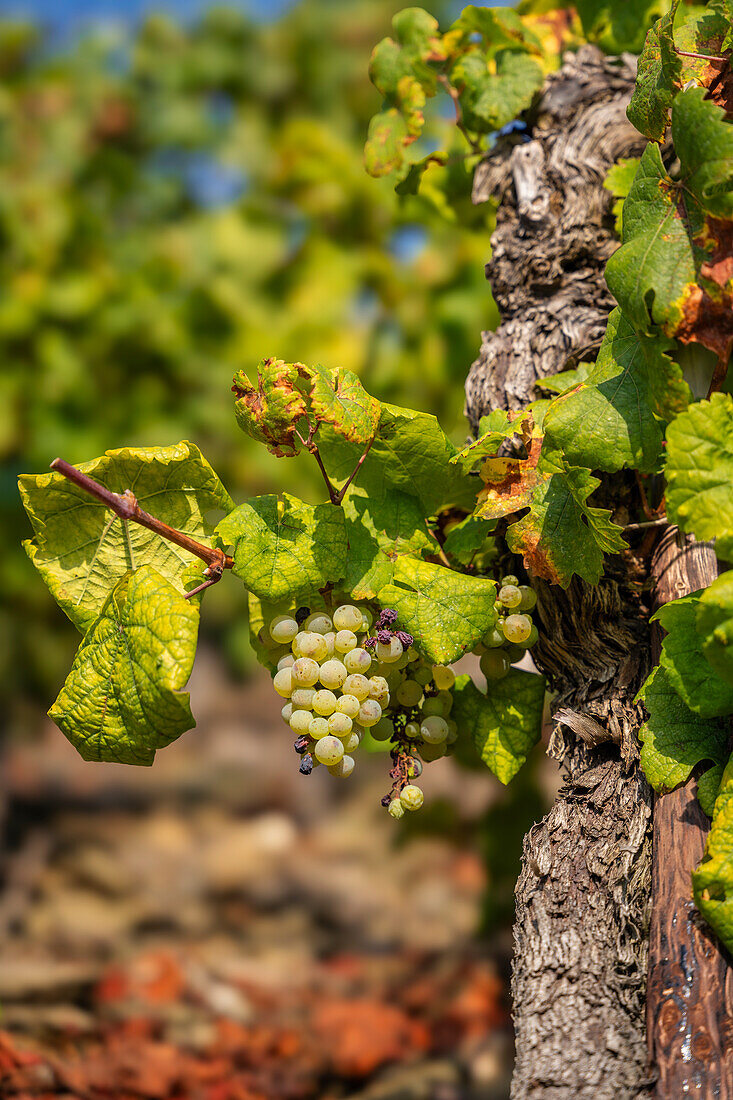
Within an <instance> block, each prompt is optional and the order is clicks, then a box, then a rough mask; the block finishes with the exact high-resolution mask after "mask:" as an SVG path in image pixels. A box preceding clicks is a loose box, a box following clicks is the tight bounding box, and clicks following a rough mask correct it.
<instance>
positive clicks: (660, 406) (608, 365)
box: [544, 309, 690, 473]
mask: <svg viewBox="0 0 733 1100" xmlns="http://www.w3.org/2000/svg"><path fill="white" fill-rule="evenodd" d="M671 347H672V344H671V343H670V341H669V340H666V339H665V338H664V337H662V336H651V337H648V336H645V335H643V334H642V333H639V332H637V331H636V330H635V329H634V328H633V326H632V325H631V324H630V323H629V322H628V321H627V320H626V318H625V317H624V316H623V314H622V313H621V311H620V310H619V309H615V310H614V311H613V313H612V314H611V316H610V317H609V319H608V327H607V329H606V335H605V336H604V339H603V343H602V345H601V349H600V351H599V353H598V359H597V360H596V363H595V365H594V366H593V367H591V368H590V370H589V371H588V375H587V377H586V379H585V380H584V381H582V382H580V383H579V384H578V385H577V386H576V387H575V388H574V389H571V390H566V391H565V392H564V393H563V394H562V396H560V397H558V398H556V400H554V401H553V402H552V404H551V406H550V408H549V409H548V412H547V414H546V416H545V420H544V428H545V436H546V438H547V440H548V441H549V442H550V443H551V445H553V446H555V447H557V448H559V449H561V450H562V451H563V453H564V454H565V457H566V458H567V460H568V461H569V462H572V463H575V464H577V465H581V466H589V467H591V468H592V469H596V470H607V471H609V472H613V471H615V470H620V469H622V468H623V467H624V466H631V467H633V468H636V469H638V470H643V471H644V472H648V473H653V472H654V471H656V470H658V469H659V463H660V457H661V453H662V440H663V438H664V428H665V425H666V424H667V423H668V422H669V421H670V420H672V419H674V417H675V416H676V415H677V414H678V413H680V412H682V411H684V409H686V408H687V404H688V401H689V393H690V391H689V387H688V385H687V383H686V382H685V381H684V380H683V378H682V370H681V369H680V367H679V366H678V365H677V364H676V363H674V362H673V361H672V360H671V359H670V357H669V354H668V352H669V350H670V349H671Z"/></svg>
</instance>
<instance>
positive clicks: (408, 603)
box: [379, 557, 496, 664]
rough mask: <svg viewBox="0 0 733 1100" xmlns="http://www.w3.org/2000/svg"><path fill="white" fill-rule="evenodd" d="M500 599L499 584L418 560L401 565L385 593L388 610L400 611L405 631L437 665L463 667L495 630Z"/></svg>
mask: <svg viewBox="0 0 733 1100" xmlns="http://www.w3.org/2000/svg"><path fill="white" fill-rule="evenodd" d="M495 599H496V584H495V582H494V581H490V580H486V579H485V578H482V577H468V576H466V575H465V574H463V573H455V572H454V571H453V570H452V569H447V568H446V567H445V566H443V565H433V564H432V563H431V562H426V561H420V560H419V559H417V558H412V557H403V558H400V559H399V560H398V561H397V562H396V564H395V569H394V583H393V584H388V585H386V587H385V588H383V589H382V590H381V592H380V593H379V600H380V603H381V605H382V607H392V608H394V609H395V611H396V612H397V614H398V621H399V625H400V629H402V630H407V631H408V632H409V633H410V634H412V635H413V637H414V639H415V645H416V646H417V648H418V649H419V650H420V652H421V653H423V654H424V655H425V656H426V657H427V658H428V660H430V661H434V662H435V663H436V664H451V663H452V662H453V661H457V660H458V658H459V657H462V656H463V654H464V653H467V652H468V651H469V650H471V649H473V647H474V646H475V645H476V643H477V642H478V641H480V640H481V638H482V637H483V636H484V634H486V633H487V632H488V631H489V630H490V629H491V627H492V626H494V624H495V623H496V611H495V609H494V601H495Z"/></svg>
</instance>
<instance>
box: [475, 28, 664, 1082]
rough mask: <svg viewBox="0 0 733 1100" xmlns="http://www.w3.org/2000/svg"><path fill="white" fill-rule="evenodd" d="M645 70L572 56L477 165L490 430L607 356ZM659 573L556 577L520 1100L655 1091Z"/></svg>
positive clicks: (520, 1010) (544, 602) (529, 874)
mask: <svg viewBox="0 0 733 1100" xmlns="http://www.w3.org/2000/svg"><path fill="white" fill-rule="evenodd" d="M634 65H635V59H633V58H629V59H627V58H622V59H616V60H614V59H610V58H606V57H604V56H603V55H602V54H601V53H600V51H598V50H597V49H596V48H595V47H592V46H585V47H583V48H582V49H581V50H580V51H579V52H578V53H577V54H576V55H571V56H568V57H567V59H566V61H565V64H564V65H563V68H562V69H561V70H560V71H559V72H557V73H553V74H551V75H550V77H549V78H548V82H547V86H546V89H545V92H544V94H543V96H542V99H541V101H540V105H539V108H538V112H537V116H536V121H535V125H534V127H533V131H532V135H531V137H532V140H531V141H529V142H522V140H521V138H520V136H519V135H513V136H511V137H508V138H505V139H502V140H501V141H500V142H499V143H498V144H497V146H496V147H495V148H494V150H492V153H491V154H490V156H489V157H488V158H487V159H486V160H485V161H484V162H483V163H482V164H481V165H480V166H479V169H478V170H477V173H476V180H475V186H474V195H475V198H476V199H477V201H481V200H484V199H486V198H488V197H490V196H493V197H495V198H500V199H501V200H502V202H501V206H500V207H499V211H498V214H497V229H496V232H495V234H494V236H493V238H492V249H493V254H492V258H491V261H490V263H489V264H488V265H487V274H488V276H489V278H490V279H491V284H492V290H493V293H494V297H495V299H496V301H497V304H498V306H499V309H500V311H501V316H502V323H501V325H500V326H499V328H498V329H497V330H496V332H491V333H484V334H483V345H482V348H481V354H480V356H479V359H478V360H477V361H476V362H475V363H474V364H473V367H472V369H471V373H470V375H469V378H468V382H467V385H466V398H467V409H466V411H467V415H468V417H469V420H470V422H471V424H472V425H473V427H474V429H475V428H476V427H477V425H478V421H479V419H480V417H481V416H482V415H483V414H484V413H486V412H487V411H489V409H491V408H497V407H501V408H510V409H511V408H519V407H521V406H523V405H524V404H526V403H527V402H528V401H530V400H532V399H534V398H535V397H537V396H538V395H537V393H536V392H535V391H534V384H535V382H536V381H537V379H538V378H543V377H547V376H549V375H552V374H556V373H557V372H558V371H561V370H563V369H564V368H565V367H566V365H567V361H568V359H569V358H570V357H571V356H574V357H576V358H578V359H582V358H587V359H594V358H595V355H596V352H597V348H598V346H599V345H600V341H601V339H602V337H603V333H604V331H605V327H606V320H607V317H608V313H609V312H610V310H611V308H612V307H613V304H614V303H613V300H612V298H611V296H610V294H609V292H608V290H607V288H606V285H605V281H604V278H603V269H604V266H605V263H606V260H607V259H608V257H609V256H610V254H611V253H612V252H613V250H614V249H615V248H616V247H617V246H618V240H617V239H616V237H615V236H614V233H613V219H612V217H611V213H610V210H611V204H612V198H611V196H610V194H609V193H608V192H607V191H606V190H605V188H604V187H603V179H604V177H605V175H606V172H607V170H608V168H609V167H610V166H611V165H612V164H613V163H615V161H616V160H618V159H619V158H620V157H622V156H626V157H628V156H637V155H640V154H641V152H642V150H643V148H644V146H645V144H646V142H645V140H644V139H643V138H642V137H641V136H640V135H639V134H638V133H637V131H636V130H635V129H634V128H633V127H632V126H631V124H630V123H629V122H628V121H627V119H626V113H625V112H626V105H627V103H628V101H629V98H630V96H631V92H632V90H633V85H634V76H635V68H634ZM607 480H608V484H609V486H610V488H611V489H612V490H613V496H612V497H611V498H610V499H612V501H613V504H614V505H616V504H619V503H622V502H625V501H626V498H627V496H630V493H631V492H633V491H635V490H633V488H632V487H631V479H630V478H629V479H626V478H625V475H618V476H616V477H614V478H612V479H607ZM601 492H602V490H600V491H599V495H600V493H601ZM598 503H599V504H601V505H602V504H604V503H607V501H604V500H598ZM645 579H646V578H645V573H644V570H643V567H642V565H640V564H639V563H637V562H636V561H635V560H634V558H633V557H632V556H631V555H626V556H625V557H624V559H623V560H622V559H618V558H616V559H613V560H611V561H610V562H609V563H608V569H607V572H606V576H605V577H604V578H603V580H602V581H601V583H600V585H598V586H597V587H595V588H591V587H590V586H588V585H586V584H584V583H583V582H581V581H579V580H578V579H577V578H576V579H575V580H574V581H573V583H572V585H571V586H570V588H569V589H568V590H567V592H563V591H562V590H561V589H559V588H557V587H553V588H552V589H550V588H548V586H546V585H545V584H544V583H543V582H538V588H539V590H540V598H539V604H538V610H539V617H540V623H541V630H540V641H539V643H538V644H537V646H536V647H535V649H534V650H533V654H536V661H537V664H538V665H539V666H540V668H541V670H542V671H543V672H545V673H547V674H548V676H549V677H550V680H551V683H552V685H553V687H554V688H555V690H557V691H558V693H559V696H558V698H557V699H556V702H555V708H556V711H558V710H560V708H562V713H561V715H560V717H559V723H558V726H557V728H556V730H555V733H554V735H553V738H552V743H551V749H550V751H551V753H552V755H553V756H554V757H555V758H556V759H558V760H560V761H562V763H563V765H564V767H565V769H566V779H567V782H566V786H565V787H564V789H563V790H562V791H561V792H560V795H559V797H558V799H557V802H556V803H555V806H554V807H553V808H552V810H551V811H550V813H549V814H548V815H547V816H546V817H545V818H544V819H543V820H542V821H541V822H539V823H538V824H537V825H536V826H535V827H534V828H533V829H532V831H531V832H530V834H529V835H528V836H527V837H526V838H525V845H524V858H523V870H522V873H521V876H520V879H519V882H518V884H517V892H516V899H517V915H516V923H515V928H514V939H515V948H516V951H515V964H514V976H513V995H514V1018H515V1025H516V1035H517V1056H516V1067H515V1073H514V1081H513V1085H512V1097H513V1100H632V1098H638V1097H640V1096H642V1095H648V1092H647V1093H646V1094H645V1093H644V1082H645V1079H646V1072H647V1071H646V1067H647V1053H646V1043H645V1035H644V988H645V974H646V952H647V930H648V905H649V890H650V880H651V828H650V817H651V797H650V792H649V788H648V785H647V783H646V781H645V779H644V777H643V775H642V774H641V772H640V770H639V766H638V746H637V742H636V731H637V729H638V726H639V718H640V716H639V713H638V710H637V708H636V707H635V706H634V705H633V698H634V696H635V694H636V691H637V690H638V688H639V686H640V685H641V683H642V681H643V679H644V677H645V675H646V673H647V671H648V667H647V666H648V663H649V631H648V627H647V619H648V608H646V607H644V606H642V605H641V592H642V585H643V582H644V580H645ZM589 719H590V720H592V724H591V722H589V721H588V720H589ZM589 730H590V731H592V736H587V735H588V731H589ZM675 1100H677V1098H675Z"/></svg>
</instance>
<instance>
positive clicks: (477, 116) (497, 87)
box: [451, 50, 544, 133]
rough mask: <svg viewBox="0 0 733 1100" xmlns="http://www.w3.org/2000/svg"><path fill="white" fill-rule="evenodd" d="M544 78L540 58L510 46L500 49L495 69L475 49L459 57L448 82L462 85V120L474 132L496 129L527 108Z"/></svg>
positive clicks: (458, 85) (482, 54) (483, 55)
mask: <svg viewBox="0 0 733 1100" xmlns="http://www.w3.org/2000/svg"><path fill="white" fill-rule="evenodd" d="M543 81H544V73H543V71H542V66H541V65H540V63H539V61H537V60H536V58H534V57H530V56H529V55H528V54H526V53H518V52H515V51H513V50H503V51H502V52H501V53H499V55H498V56H497V59H496V65H495V71H492V69H490V68H489V65H488V63H487V58H486V56H485V54H484V53H483V52H478V51H477V52H472V53H469V54H466V55H465V56H464V57H462V58H460V60H459V61H457V62H456V64H455V65H454V66H453V69H452V70H451V83H452V84H454V85H455V86H456V87H458V88H460V89H461V93H460V103H461V110H462V115H463V122H464V124H465V125H466V126H467V127H468V129H469V130H473V131H476V132H477V133H489V132H491V131H493V130H499V129H501V127H502V126H506V124H507V123H508V122H511V121H512V120H513V119H515V118H516V117H517V116H518V115H520V114H521V113H522V111H526V110H527V109H528V108H529V107H530V106H531V105H532V100H533V99H534V97H535V95H536V94H537V92H539V90H540V89H541V87H542V84H543Z"/></svg>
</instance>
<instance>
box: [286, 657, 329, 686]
mask: <svg viewBox="0 0 733 1100" xmlns="http://www.w3.org/2000/svg"><path fill="white" fill-rule="evenodd" d="M329 663H330V662H329ZM324 668H325V665H324ZM322 671H323V670H322V669H319V668H318V663H317V662H316V661H314V660H312V659H311V658H310V657H298V659H297V661H296V662H295V664H294V665H293V666H292V668H291V669H290V675H291V676H292V678H293V683H294V684H296V685H297V686H298V687H313V685H314V684H315V683H316V682H317V681H318V676H319V673H320V672H322Z"/></svg>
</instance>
